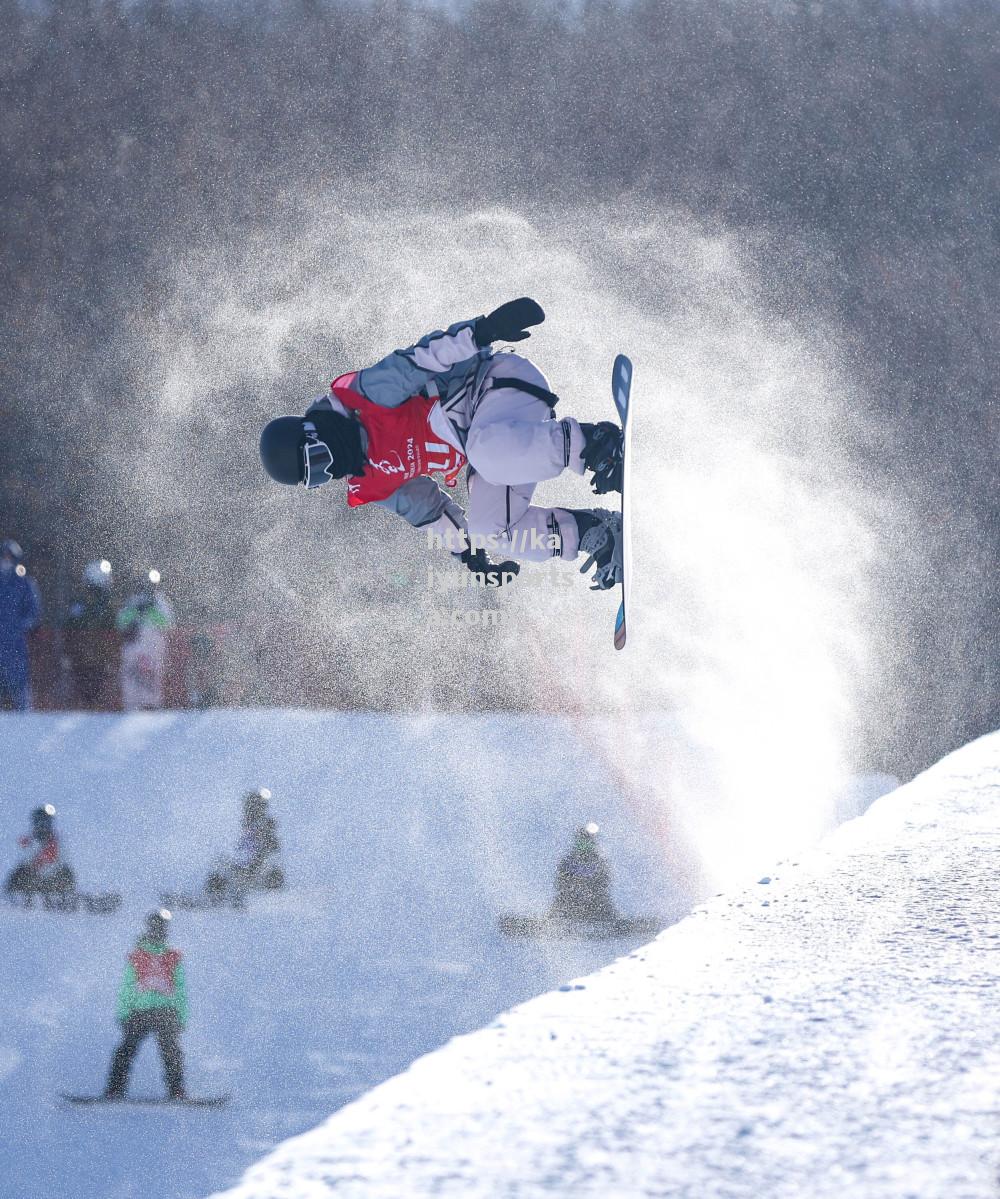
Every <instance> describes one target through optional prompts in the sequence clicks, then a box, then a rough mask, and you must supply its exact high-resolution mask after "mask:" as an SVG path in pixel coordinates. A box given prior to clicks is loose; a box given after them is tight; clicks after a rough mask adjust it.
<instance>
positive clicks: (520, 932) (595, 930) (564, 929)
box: [500, 912, 667, 941]
mask: <svg viewBox="0 0 1000 1199" xmlns="http://www.w3.org/2000/svg"><path fill="white" fill-rule="evenodd" d="M666 926H667V921H666V920H660V919H658V918H657V917H656V916H637V917H635V918H634V919H629V918H628V917H627V916H619V917H618V918H617V919H616V920H566V919H564V918H562V917H553V916H519V915H518V914H517V913H515V912H505V913H504V914H503V915H502V916H501V917H500V931H501V932H502V933H503V934H504V936H506V937H535V938H538V939H541V940H566V939H574V938H575V939H577V940H583V941H612V940H617V939H620V938H622V937H653V936H655V935H656V934H657V933H658V932H661V931H662V930H663V929H664V928H666Z"/></svg>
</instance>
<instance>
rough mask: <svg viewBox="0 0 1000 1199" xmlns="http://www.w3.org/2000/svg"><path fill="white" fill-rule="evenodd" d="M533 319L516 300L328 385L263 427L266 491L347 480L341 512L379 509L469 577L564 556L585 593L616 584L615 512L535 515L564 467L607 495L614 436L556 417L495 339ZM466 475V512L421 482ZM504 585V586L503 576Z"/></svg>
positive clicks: (615, 466) (545, 389) (536, 312)
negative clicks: (576, 563)
mask: <svg viewBox="0 0 1000 1199" xmlns="http://www.w3.org/2000/svg"><path fill="white" fill-rule="evenodd" d="M544 319H545V313H544V312H543V311H542V309H541V307H540V306H539V305H538V304H537V303H536V302H535V301H534V300H531V299H528V298H526V297H522V298H521V299H518V300H511V301H510V302H509V303H507V304H502V305H501V306H500V307H499V308H497V309H495V310H494V311H493V312H491V313H489V314H488V315H487V316H480V317H477V318H475V319H473V320H466V321H460V322H458V323H457V324H454V325H452V326H451V327H450V328H449V329H448V330H447V331H445V332H440V331H438V332H434V333H429V334H428V335H427V336H426V337H423V338H422V339H421V340H420V341H418V342H417V343H416V344H415V345H412V346H410V347H409V348H408V349H405V350H396V351H395V352H393V353H392V354H389V355H388V356H387V357H385V358H383V359H382V360H381V361H379V362H377V363H375V365H374V366H370V367H368V368H366V369H364V370H361V371H356V372H352V373H349V374H344V375H340V376H339V377H338V378H336V379H335V380H334V381H333V383H332V385H331V392H332V394H331V395H330V396H322V397H320V398H319V399H318V400H316V401H315V402H314V403H313V404H312V405H311V407H310V408H309V409H308V411H307V412H306V414H305V416H304V417H300V416H282V417H278V418H277V419H276V420H272V421H271V422H270V423H269V424H268V425H267V426H266V427H265V428H264V431H263V433H262V435H261V440H260V455H261V461H262V462H263V464H264V467H265V469H266V470H267V473H268V474H269V475H270V476H271V478H272V479H274V480H276V481H277V482H279V483H286V484H290V485H297V484H301V485H303V486H305V487H307V488H310V489H312V488H315V487H319V486H321V485H322V484H324V483H327V482H329V480H330V479H342V478H346V479H347V502H348V504H349V506H350V507H352V508H353V507H358V506H359V505H362V504H367V503H378V504H381V505H382V506H383V507H386V508H388V509H390V510H391V511H393V512H396V513H397V514H398V515H399V516H402V517H403V519H404V520H406V521H408V522H409V523H410V524H411V525H413V526H414V527H415V528H420V529H424V530H426V531H427V534H428V542H429V543H431V544H434V545H440V546H442V547H443V548H447V549H450V550H451V551H452V553H454V554H455V556H456V557H457V558H459V559H460V560H461V561H462V562H463V563H464V564H465V565H466V566H467V567H468V569H469V570H471V571H473V572H475V573H477V574H485V575H486V578H487V581H489V582H490V583H492V584H493V585H499V584H501V583H503V582H505V581H508V580H509V578H510V576H512V575H515V574H517V573H518V570H519V569H520V568H519V566H518V565H517V563H516V562H512V561H503V562H500V563H495V562H492V561H491V560H490V558H489V557H488V555H487V553H486V551H487V549H489V550H493V551H496V552H499V553H501V554H503V555H507V556H509V557H510V558H512V559H520V560H522V561H544V560H546V559H548V558H565V559H568V560H569V559H573V558H576V557H577V555H578V554H581V553H582V554H584V555H585V556H586V561H585V562H584V565H583V567H582V571H583V572H586V571H588V570H589V569H590V568H591V566H593V567H594V568H595V570H594V576H593V578H594V584H593V586H594V589H596V590H604V589H607V588H609V587H612V586H614V585H615V584H616V583H618V582H620V581H621V577H622V552H623V551H622V532H621V516H620V515H619V514H618V513H614V512H609V511H607V510H606V509H603V508H590V509H572V508H541V507H535V506H533V505H532V503H531V499H532V494H533V492H534V489H535V485H536V484H537V483H540V482H542V481H543V480H545V479H553V478H555V477H556V476H557V475H559V474H561V473H562V471H564V470H567V469H568V470H571V471H573V472H575V473H576V474H579V475H582V474H584V472H585V471H590V472H592V484H593V489H594V491H595V493H597V494H599V495H600V494H604V493H606V492H608V491H620V490H621V485H622V452H623V450H622V430H621V428H620V427H619V426H618V425H615V424H612V423H611V422H610V421H602V422H600V423H599V424H581V423H580V422H579V421H577V420H575V419H574V418H573V417H571V416H566V417H563V418H561V419H556V415H555V411H554V409H555V406H556V403H557V400H558V397H557V396H556V395H554V394H553V393H552V391H550V390H549V386H548V382H547V380H546V379H545V376H544V375H543V374H542V373H541V371H540V370H539V369H538V368H537V367H536V366H535V365H534V364H533V363H531V362H530V361H529V360H528V359H527V358H523V357H521V356H520V355H519V354H515V353H513V352H511V351H495V350H494V349H493V348H492V347H493V344H494V343H495V342H510V341H523V340H524V339H525V338H527V337H529V336H530V333H529V328H530V327H531V326H532V325H538V324H540V323H541V322H542V321H543V320H544ZM466 467H468V484H469V504H468V512H467V513H465V512H463V511H462V509H461V508H460V507H459V506H458V504H456V503H455V502H454V500H452V499H451V498H449V496H448V495H447V494H446V493H445V492H444V491H442V490H441V488H440V487H439V486H438V484H437V483H436V482H435V481H434V479H433V478H431V476H432V475H433V474H435V473H438V474H441V475H443V477H444V480H445V482H446V483H447V484H448V485H449V486H454V484H455V481H456V480H457V478H458V476H459V474H460V473H461V471H462V470H463V469H464V468H466ZM505 576H506V578H505Z"/></svg>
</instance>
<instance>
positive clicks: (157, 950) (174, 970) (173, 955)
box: [104, 908, 188, 1099]
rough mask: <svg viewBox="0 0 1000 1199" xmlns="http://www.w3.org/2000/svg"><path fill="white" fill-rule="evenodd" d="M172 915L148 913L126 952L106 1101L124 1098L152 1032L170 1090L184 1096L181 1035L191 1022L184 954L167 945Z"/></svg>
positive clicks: (177, 1095)
mask: <svg viewBox="0 0 1000 1199" xmlns="http://www.w3.org/2000/svg"><path fill="white" fill-rule="evenodd" d="M170 919H171V916H170V913H169V912H168V911H166V909H163V908H161V909H160V911H158V912H153V913H151V914H150V915H149V916H147V917H146V927H145V931H144V934H143V936H142V937H140V938H139V940H138V942H137V943H136V946H135V948H134V949H133V950H132V952H131V953H130V954H129V955H128V962H127V964H126V966H125V973H124V975H123V977H122V982H121V986H120V987H119V989H118V1023H119V1024H120V1025H121V1027H122V1039H121V1043H120V1044H119V1045H118V1048H117V1049H116V1050H115V1053H114V1057H113V1058H112V1060H111V1069H110V1071H109V1073H108V1082H107V1086H106V1087H105V1088H104V1097H105V1099H124V1098H125V1093H126V1091H127V1090H128V1078H129V1073H130V1072H131V1069H132V1061H133V1059H134V1058H135V1054H136V1051H137V1050H138V1048H139V1046H140V1045H141V1044H142V1042H143V1041H144V1040H145V1039H146V1037H148V1036H149V1035H150V1034H152V1035H153V1036H155V1037H156V1041H157V1045H158V1046H159V1049H160V1057H161V1058H162V1060H163V1073H164V1077H165V1079H166V1084H167V1094H168V1095H169V1097H170V1098H171V1099H184V1098H185V1093H184V1056H183V1054H182V1052H181V1046H180V1039H179V1038H180V1034H181V1033H182V1032H183V1031H184V1029H185V1027H186V1026H187V1019H188V1003H187V985H186V982H185V978H184V966H183V963H182V961H181V954H180V953H179V952H178V951H177V950H176V949H168V948H167V929H168V927H169V921H170Z"/></svg>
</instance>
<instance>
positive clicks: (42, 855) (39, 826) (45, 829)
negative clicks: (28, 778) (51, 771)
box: [5, 803, 76, 903]
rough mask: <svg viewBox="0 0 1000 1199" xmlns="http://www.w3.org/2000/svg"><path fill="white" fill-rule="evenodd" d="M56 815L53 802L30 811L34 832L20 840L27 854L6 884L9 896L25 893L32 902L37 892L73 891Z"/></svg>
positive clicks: (43, 894)
mask: <svg viewBox="0 0 1000 1199" xmlns="http://www.w3.org/2000/svg"><path fill="white" fill-rule="evenodd" d="M55 816H56V810H55V808H54V807H53V806H52V804H50V803H47V804H45V806H44V807H41V808H35V809H34V811H33V812H32V813H31V832H30V833H28V834H27V835H26V836H24V837H21V838H19V840H18V844H19V845H20V847H21V848H22V849H24V850H27V856H26V857H25V859H24V861H22V862H19V863H18V865H17V866H15V867H14V869H13V870H12V871H11V872H10V874H9V875H8V876H7V882H6V883H5V890H6V892H7V895H8V896H9V897H10V898H14V897H15V896H22V897H24V901H25V902H26V903H30V902H31V897H32V896H34V895H42V896H53V897H54V896H61V895H69V894H71V893H72V892H73V891H74V889H75V887H76V879H75V877H74V875H73V871H72V870H71V869H70V868H69V866H67V865H66V863H65V862H63V861H62V859H61V857H60V852H59V838H58V837H57V836H56V826H55Z"/></svg>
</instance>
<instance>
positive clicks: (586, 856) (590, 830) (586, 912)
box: [550, 822, 618, 922]
mask: <svg viewBox="0 0 1000 1199" xmlns="http://www.w3.org/2000/svg"><path fill="white" fill-rule="evenodd" d="M598 832H599V829H598V827H597V825H596V824H594V823H593V822H591V823H589V824H585V825H584V826H583V828H581V829H578V830H577V834H576V839H575V840H574V842H573V848H572V849H571V850H570V852H569V853H568V854H566V856H565V857H564V858H563V859H562V860H561V861H560V862H559V865H558V867H557V868H556V895H555V899H554V900H553V903H552V909H551V912H550V915H551V917H552V918H553V919H556V920H596V921H602V922H604V921H611V920H617V919H618V912H617V911H616V910H615V905H614V902H613V901H612V899H611V875H610V873H609V872H608V864H607V862H606V861H605V859H604V857H603V855H602V854H601V851H600V850H599V849H598V847H597V834H598Z"/></svg>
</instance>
